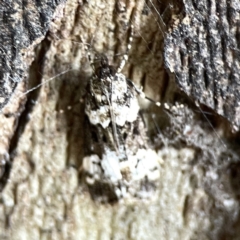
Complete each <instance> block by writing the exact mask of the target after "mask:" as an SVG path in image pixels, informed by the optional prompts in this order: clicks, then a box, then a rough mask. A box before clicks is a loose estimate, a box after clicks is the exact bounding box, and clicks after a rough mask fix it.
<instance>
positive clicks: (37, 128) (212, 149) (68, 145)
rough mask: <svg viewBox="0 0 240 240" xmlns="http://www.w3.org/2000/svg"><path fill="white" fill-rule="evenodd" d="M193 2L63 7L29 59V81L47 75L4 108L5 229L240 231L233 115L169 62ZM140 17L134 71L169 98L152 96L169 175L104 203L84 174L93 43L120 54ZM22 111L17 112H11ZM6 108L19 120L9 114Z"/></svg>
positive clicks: (1, 207)
mask: <svg viewBox="0 0 240 240" xmlns="http://www.w3.org/2000/svg"><path fill="white" fill-rule="evenodd" d="M184 4H185V5H184ZM184 4H183V5H182V6H181V5H176V4H175V3H174V2H173V5H171V6H170V5H169V4H168V3H161V4H160V3H159V2H158V1H156V2H154V3H152V2H151V1H150V2H145V1H129V2H128V1H99V0H96V1H89V2H80V1H77V0H72V1H68V2H67V3H66V5H65V8H63V9H62V13H60V12H58V14H57V15H55V18H54V21H53V22H52V23H51V26H50V30H49V32H48V34H47V36H46V38H45V39H44V40H43V41H42V42H41V44H39V45H38V47H37V48H36V51H35V59H34V62H33V63H32V65H31V67H30V69H29V78H28V83H29V84H28V85H29V88H30V89H32V88H33V87H35V86H37V85H38V84H41V83H43V85H42V87H41V88H37V89H36V90H35V91H32V92H30V93H28V94H22V93H23V92H25V91H26V90H25V89H24V83H23V84H22V85H21V84H20V85H18V90H17V91H15V94H14V96H13V98H12V101H11V102H10V103H9V105H8V106H7V107H6V108H5V109H4V111H3V114H2V116H1V121H2V125H1V126H4V127H3V128H2V138H1V145H2V156H3V157H2V159H4V160H6V161H7V163H8V164H6V165H7V166H9V169H8V170H9V173H10V175H9V177H7V182H6V184H3V183H2V185H3V187H4V188H3V191H2V193H1V195H0V199H1V200H0V212H1V214H0V216H1V217H0V238H1V239H26V240H27V239H238V238H239V234H240V233H239V230H238V227H237V225H238V222H239V200H238V199H239V194H238V192H239V190H238V185H239V181H238V178H239V177H238V176H239V170H238V169H239V163H238V162H239V152H238V149H237V147H238V146H239V144H238V143H236V141H235V140H236V139H237V135H233V134H231V132H230V130H229V129H230V127H229V123H228V122H227V121H226V120H224V119H222V118H219V117H218V116H215V115H211V116H210V117H209V115H206V114H205V115H204V116H205V117H204V116H203V115H202V113H203V112H204V111H206V108H204V107H203V106H201V108H200V107H196V106H195V105H194V103H193V102H192V101H191V99H189V97H188V96H186V95H184V93H182V92H180V91H179V90H178V88H177V86H176V84H175V81H174V75H170V74H168V73H167V71H166V70H165V68H164V63H163V62H164V61H166V59H164V58H163V47H164V39H166V38H167V37H168V34H170V32H171V31H170V30H169V27H173V28H176V27H177V25H176V21H175V22H174V25H173V26H172V24H171V23H172V22H173V21H171V20H170V19H173V18H175V19H178V21H179V22H181V21H182V16H180V15H177V14H178V13H182V14H184V12H185V8H186V4H188V3H186V2H185V3H184ZM155 7H156V8H157V10H158V12H156V11H155V9H154V8H155ZM158 13H160V15H161V16H162V17H163V19H164V22H166V24H167V25H166V26H164V24H163V22H162V20H161V19H160V20H159V15H158ZM170 16H171V18H170ZM130 25H133V27H134V34H133V43H132V49H131V50H130V52H129V59H128V61H127V63H126V66H125V67H124V69H123V73H124V74H125V75H126V76H127V77H128V78H129V79H131V80H133V81H134V82H135V84H136V85H138V86H139V85H140V86H143V88H144V92H145V94H146V95H147V96H149V97H151V98H152V99H154V100H161V101H162V102H165V101H168V102H169V105H170V110H168V111H166V110H165V109H164V108H157V107H155V106H153V104H151V103H149V102H144V103H143V104H142V105H141V106H142V112H143V115H144V118H145V119H146V125H147V128H148V134H149V138H150V139H151V140H152V142H153V143H152V146H153V147H154V148H155V150H156V151H157V153H158V156H159V159H160V160H159V164H160V176H161V177H160V180H159V182H160V184H159V189H158V190H157V192H158V195H157V198H156V199H155V200H149V201H143V200H140V199H132V200H131V201H130V200H121V201H119V202H118V203H115V204H101V203H99V202H94V201H93V200H92V199H91V195H90V194H89V192H88V191H87V189H86V188H84V187H83V185H82V184H81V181H80V179H79V171H80V169H81V164H82V159H83V157H84V146H85V139H84V104H83V102H84V97H83V96H84V91H85V90H84V89H85V86H86V83H87V81H88V80H89V77H90V76H91V74H92V68H91V66H90V64H89V60H88V52H90V53H93V54H94V53H95V52H100V53H104V54H106V55H107V56H108V58H109V61H110V62H111V63H112V64H113V65H114V66H118V65H119V63H120V61H121V59H122V55H123V54H124V53H125V52H126V49H127V44H128V35H129V27H130ZM86 47H88V48H89V50H86ZM189 55H191V53H189ZM171 104H174V105H176V106H177V107H175V108H174V107H172V105H171ZM19 106H20V107H19ZM202 108H203V109H204V110H202V112H201V111H200V110H201V109H202ZM197 111H198V112H199V111H200V113H198V112H197ZM209 111H210V110H208V112H209ZM18 112H20V114H19V115H20V116H19V117H18V118H17V119H18V121H17V122H16V121H15V119H16V118H11V116H14V117H15V114H16V113H18ZM10 113H11V114H10ZM12 113H14V114H12ZM4 114H5V115H4ZM211 114H214V112H211ZM6 116H8V117H9V116H10V120H2V119H4V117H6ZM206 117H208V119H209V120H206ZM154 123H155V124H154ZM209 124H211V125H209ZM155 125H156V126H157V127H156V126H155ZM157 129H158V130H159V131H157ZM10 132H11V134H10ZM4 134H5V135H4ZM236 146H237V147H236ZM236 149H237V150H236ZM3 169H5V170H3V171H7V169H6V167H4V166H3ZM5 180H6V179H5Z"/></svg>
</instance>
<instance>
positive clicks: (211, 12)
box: [165, 0, 240, 130]
mask: <svg viewBox="0 0 240 240" xmlns="http://www.w3.org/2000/svg"><path fill="white" fill-rule="evenodd" d="M184 5H185V7H184V18H183V19H182V20H181V22H180V23H179V24H178V23H176V26H175V27H174V28H173V29H172V31H171V33H170V34H169V35H168V37H167V38H166V40H165V44H166V47H165V60H166V65H167V67H168V68H169V69H170V70H171V71H172V72H174V73H175V74H176V76H177V78H176V81H177V83H178V85H179V86H180V88H181V90H183V91H184V92H186V93H187V95H189V96H191V97H192V98H194V99H196V100H197V101H199V102H200V103H203V104H205V105H207V106H208V107H210V108H212V109H214V110H215V111H216V112H217V113H218V114H220V115H222V116H224V117H225V118H227V119H228V120H229V121H230V122H231V124H232V125H233V127H234V129H235V130H239V126H240V107H239V102H240V88H239V79H240V66H239V61H240V49H239V44H240V37H239V36H240V31H239V23H240V6H239V1H238V0H231V1H225V0H222V1H221V0H220V1H219V0H217V1H214V0H211V1H208V0H203V1H194V0H193V1H192V0H185V1H184Z"/></svg>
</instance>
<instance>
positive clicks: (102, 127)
mask: <svg viewBox="0 0 240 240" xmlns="http://www.w3.org/2000/svg"><path fill="white" fill-rule="evenodd" d="M123 59H124V60H123V62H122V63H121V64H120V67H119V68H118V69H117V70H116V69H115V68H114V67H113V66H112V65H110V64H109V62H108V58H107V57H106V56H105V55H104V54H97V55H96V57H95V60H94V63H93V64H92V66H93V70H94V71H93V75H92V77H91V79H90V81H89V84H88V85H87V88H86V97H85V114H86V124H87V127H86V128H87V131H86V133H87V135H86V139H88V140H89V141H88V144H87V146H88V150H87V151H86V154H87V156H86V157H84V159H83V166H82V169H83V172H84V174H83V175H84V179H85V181H86V183H87V185H88V188H89V190H90V193H91V194H92V197H93V198H94V199H98V200H100V201H104V202H105V201H107V202H109V201H110V202H111V201H116V200H119V199H122V198H144V199H145V198H151V197H152V196H153V195H154V194H155V191H156V189H157V184H158V179H159V163H158V156H157V154H156V152H155V151H153V150H152V149H150V148H149V144H148V138H147V135H146V130H145V126H144V122H143V120H142V118H141V116H140V114H139V110H140V107H139V104H138V99H137V97H138V96H139V95H141V96H142V97H145V96H144V94H143V92H142V91H141V90H139V89H138V88H137V87H136V86H135V84H134V83H133V82H132V81H131V80H129V79H127V77H126V76H124V75H123V74H122V73H121V69H122V67H123V66H124V62H125V61H126V59H127V56H124V58H123Z"/></svg>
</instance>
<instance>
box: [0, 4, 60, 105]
mask: <svg viewBox="0 0 240 240" xmlns="http://www.w3.org/2000/svg"><path fill="white" fill-rule="evenodd" d="M61 2H63V0H59V1H48V0H44V1H34V0H32V1H21V0H19V1H18V0H17V1H15V0H14V1H6V0H4V1H1V3H0V19H1V20H0V26H1V32H0V52H1V57H0V67H1V70H0V79H1V82H0V109H2V108H3V107H4V106H5V105H6V104H7V103H8V101H9V98H10V97H11V95H12V93H13V91H14V90H15V88H16V86H17V84H18V83H19V82H21V81H22V80H23V77H24V76H25V72H26V69H27V67H28V66H29V62H30V61H31V59H30V56H28V54H29V53H30V54H31V53H32V52H33V48H34V46H35V45H36V44H37V43H39V42H40V41H41V40H42V39H43V37H44V36H45V34H46V32H47V30H48V26H49V24H50V22H51V20H52V18H53V13H54V11H55V9H56V7H57V6H58V5H59V4H60V3H61Z"/></svg>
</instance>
